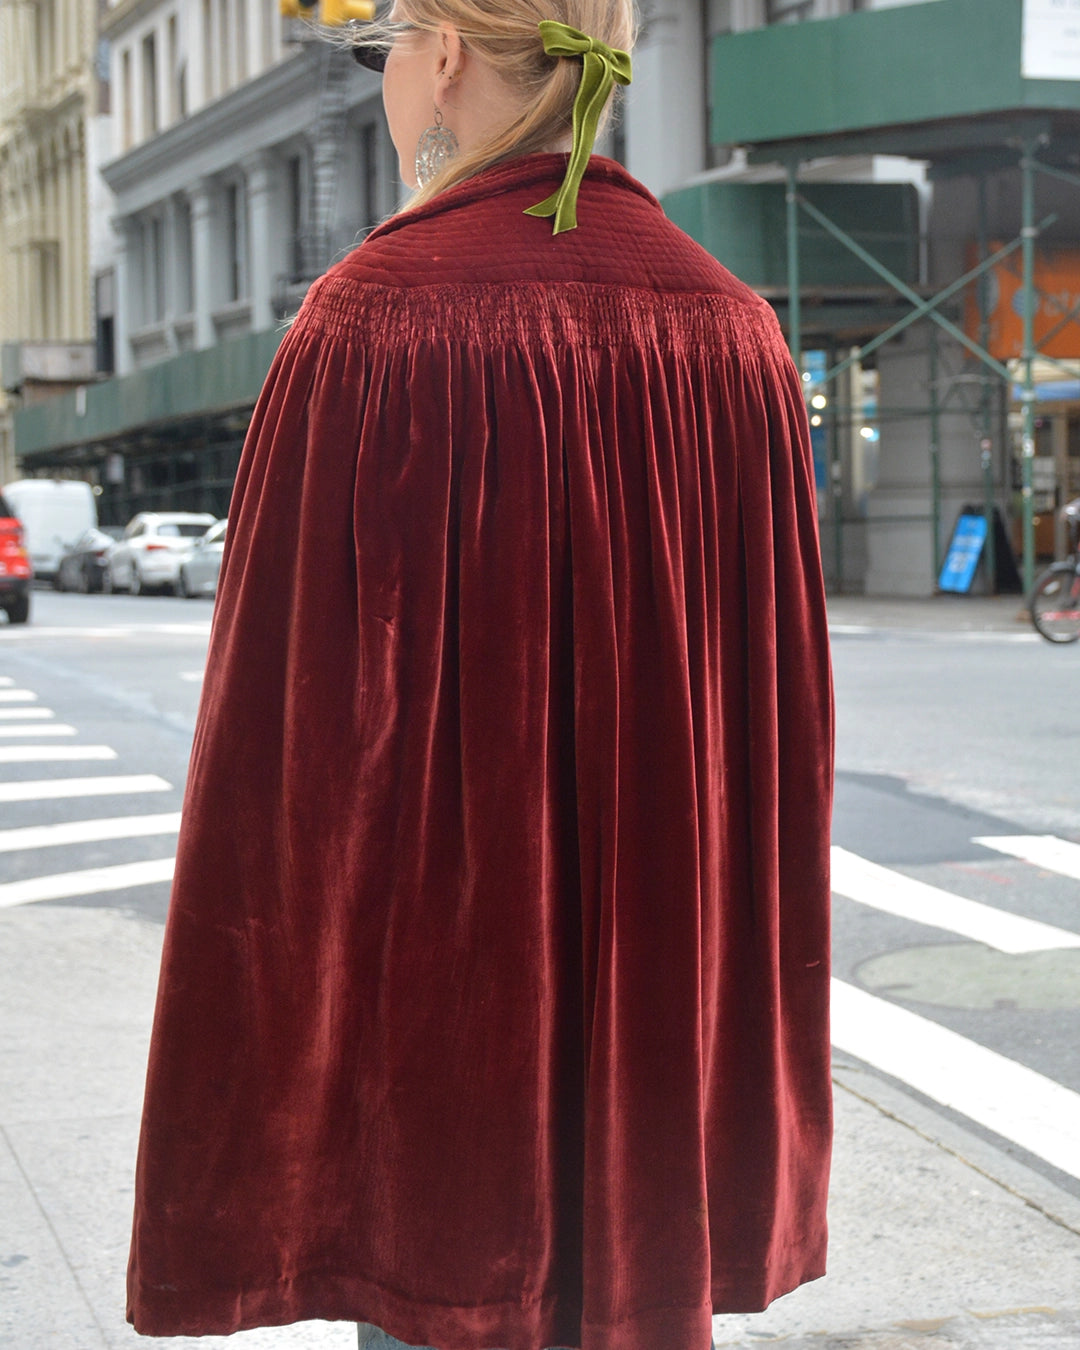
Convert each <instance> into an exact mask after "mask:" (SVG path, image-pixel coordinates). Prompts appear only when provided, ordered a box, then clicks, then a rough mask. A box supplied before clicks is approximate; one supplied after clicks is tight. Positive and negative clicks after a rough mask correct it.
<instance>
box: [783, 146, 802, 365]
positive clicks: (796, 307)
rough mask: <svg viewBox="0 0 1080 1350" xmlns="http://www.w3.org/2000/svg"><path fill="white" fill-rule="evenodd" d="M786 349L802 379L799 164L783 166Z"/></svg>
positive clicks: (793, 163)
mask: <svg viewBox="0 0 1080 1350" xmlns="http://www.w3.org/2000/svg"><path fill="white" fill-rule="evenodd" d="M786 168H787V193H786V195H785V200H786V202H787V273H788V347H789V348H790V350H791V359H792V360H793V361H794V362H795V369H796V370H797V371H798V372H799V378H800V379H802V298H801V294H800V289H801V286H802V281H801V279H800V276H799V187H798V182H799V162H798V160H794V159H793V160H789V161H788V163H787V166H786Z"/></svg>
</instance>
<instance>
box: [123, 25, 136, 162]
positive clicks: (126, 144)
mask: <svg viewBox="0 0 1080 1350" xmlns="http://www.w3.org/2000/svg"><path fill="white" fill-rule="evenodd" d="M133 141H134V127H133V125H132V100H131V52H130V50H128V49H125V50H124V51H123V52H121V54H120V149H121V150H130V149H131V146H132V143H133Z"/></svg>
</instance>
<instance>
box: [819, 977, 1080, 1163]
mask: <svg viewBox="0 0 1080 1350" xmlns="http://www.w3.org/2000/svg"><path fill="white" fill-rule="evenodd" d="M832 1025H833V1032H832V1037H833V1045H835V1046H836V1047H837V1048H838V1049H840V1050H843V1051H845V1052H846V1053H847V1054H850V1055H854V1056H855V1058H856V1059H861V1060H862V1061H863V1062H864V1063H866V1064H870V1065H873V1067H874V1068H876V1069H880V1070H881V1071H882V1072H883V1073H887V1074H889V1075H890V1076H891V1077H893V1078H898V1079H900V1080H901V1081H902V1082H904V1083H907V1084H908V1085H909V1086H910V1087H913V1088H914V1089H915V1090H916V1091H917V1092H921V1093H923V1094H924V1095H925V1096H927V1097H930V1098H932V1099H933V1100H934V1101H936V1102H940V1103H941V1105H942V1106H946V1107H949V1108H950V1109H951V1110H954V1111H959V1112H960V1113H961V1114H962V1115H965V1116H967V1118H968V1119H969V1120H973V1121H975V1122H977V1123H978V1124H979V1125H983V1126H985V1127H986V1128H987V1129H989V1130H993V1131H994V1133H995V1134H999V1135H1001V1136H1002V1137H1003V1138H1005V1139H1010V1140H1012V1141H1013V1142H1014V1143H1016V1144H1019V1145H1020V1147H1021V1148H1024V1149H1027V1151H1028V1152H1029V1153H1034V1154H1035V1156H1036V1157H1039V1158H1043V1159H1044V1160H1045V1161H1046V1162H1048V1163H1050V1165H1051V1166H1052V1167H1057V1168H1059V1169H1060V1170H1061V1171H1062V1172H1067V1173H1068V1174H1069V1175H1070V1176H1073V1177H1078V1178H1080V1093H1076V1092H1072V1091H1071V1090H1070V1089H1069V1088H1066V1087H1062V1086H1061V1084H1060V1083H1055V1082H1054V1081H1053V1079H1050V1078H1046V1077H1045V1076H1044V1075H1043V1074H1040V1073H1036V1072H1035V1071H1034V1070H1033V1069H1029V1068H1027V1067H1026V1066H1025V1065H1023V1064H1018V1063H1017V1062H1016V1061H1015V1060H1011V1059H1007V1058H1006V1057H1005V1056H1004V1055H999V1054H998V1053H997V1052H996V1051H994V1050H988V1049H987V1048H986V1046H983V1045H979V1044H977V1043H976V1042H975V1041H971V1040H968V1039H967V1038H966V1037H964V1036H960V1035H958V1034H957V1033H956V1032H955V1031H950V1030H949V1028H948V1027H943V1026H940V1025H939V1024H938V1023H937V1022H931V1021H930V1020H929V1019H928V1018H925V1017H919V1016H918V1015H917V1014H915V1013H913V1012H909V1011H908V1010H907V1009H906V1008H899V1007H897V1006H896V1004H894V1003H889V1002H887V1001H886V1000H885V999H883V998H876V997H875V996H874V995H873V994H867V993H865V992H864V991H863V990H861V989H856V988H855V986H854V985H850V984H845V983H844V982H843V981H842V980H833V991H832Z"/></svg>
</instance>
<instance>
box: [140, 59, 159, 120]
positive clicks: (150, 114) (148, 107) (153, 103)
mask: <svg viewBox="0 0 1080 1350" xmlns="http://www.w3.org/2000/svg"><path fill="white" fill-rule="evenodd" d="M142 96H143V118H142V134H143V139H144V140H145V139H146V138H147V137H148V136H155V135H156V134H157V132H158V131H159V130H160V127H159V124H158V74H157V37H156V35H155V34H153V33H148V34H147V35H146V37H144V38H143V42H142Z"/></svg>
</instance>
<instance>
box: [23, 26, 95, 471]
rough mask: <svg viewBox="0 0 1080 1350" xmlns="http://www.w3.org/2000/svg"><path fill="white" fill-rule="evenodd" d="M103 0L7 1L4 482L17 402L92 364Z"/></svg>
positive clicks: (88, 370)
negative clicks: (98, 1) (94, 144)
mask: <svg viewBox="0 0 1080 1350" xmlns="http://www.w3.org/2000/svg"><path fill="white" fill-rule="evenodd" d="M96 49H97V14H96V6H95V0H0V344H3V352H4V370H3V380H2V382H0V383H2V385H3V393H0V481H4V480H5V479H7V478H10V477H12V476H13V475H14V471H15V466H14V454H13V447H12V443H11V408H12V406H14V403H15V402H16V401H17V400H18V399H19V398H22V397H26V398H29V399H31V400H32V399H33V398H35V397H41V396H45V395H46V394H49V393H52V392H55V390H56V389H57V388H64V387H66V386H68V385H70V384H71V383H73V382H78V381H79V380H86V379H88V378H90V377H92V375H93V370H94V365H93V355H92V351H91V343H92V339H93V309H92V299H91V289H90V269H89V254H90V232H91V224H90V211H89V183H90V180H91V169H90V165H89V162H88V154H89V151H90V144H91V141H92V136H93V126H94V121H95V118H96V115H97V78H96V68H95V60H96Z"/></svg>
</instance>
